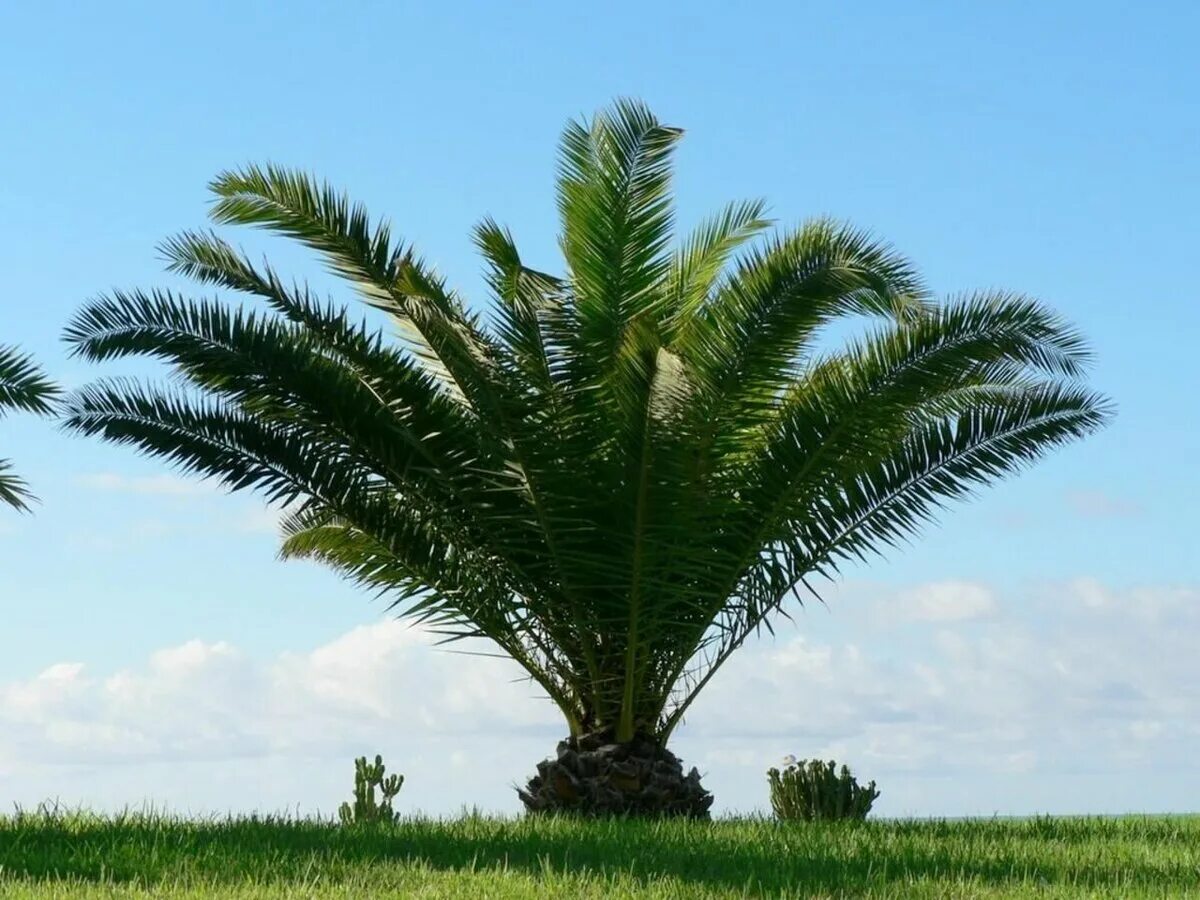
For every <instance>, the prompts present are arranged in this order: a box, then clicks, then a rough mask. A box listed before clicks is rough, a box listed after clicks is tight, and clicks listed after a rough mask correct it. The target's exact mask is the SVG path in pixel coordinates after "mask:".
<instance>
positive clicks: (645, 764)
mask: <svg viewBox="0 0 1200 900" xmlns="http://www.w3.org/2000/svg"><path fill="white" fill-rule="evenodd" d="M517 793H518V795H519V796H520V797H521V801H522V802H523V803H524V804H525V808H526V809H527V810H528V811H529V812H531V813H573V814H576V815H584V816H613V815H630V816H646V817H655V818H659V817H675V816H680V817H685V818H691V819H707V818H708V815H709V813H708V810H709V807H710V806H712V802H713V797H712V794H710V793H709V792H708V791H706V790H705V789H704V787H703V786H702V785H701V784H700V773H699V772H698V771H697V770H696V769H695V768H693V769H692V770H691V771H690V772H688V773H687V774H684V771H683V764H682V763H680V761H679V759H678V758H677V757H676V756H675V754H673V753H672V752H671V751H670V750H668V749H666V747H664V746H662V745H661V744H660V743H659V742H658V741H657V740H655V739H654V738H652V737H649V736H648V735H644V734H638V735H635V736H634V738H633V740H630V741H626V742H623V743H617V742H615V741H614V740H613V734H612V732H611V731H610V732H599V733H593V734H589V735H584V736H583V737H579V738H575V737H572V738H568V739H567V740H565V741H561V742H560V743H559V745H558V754H557V756H556V758H554V759H546V760H543V761H542V762H540V763H538V766H537V774H536V775H534V776H533V778H531V779H530V780H529V784H528V785H526V787H525V788H524V789H518V790H517Z"/></svg>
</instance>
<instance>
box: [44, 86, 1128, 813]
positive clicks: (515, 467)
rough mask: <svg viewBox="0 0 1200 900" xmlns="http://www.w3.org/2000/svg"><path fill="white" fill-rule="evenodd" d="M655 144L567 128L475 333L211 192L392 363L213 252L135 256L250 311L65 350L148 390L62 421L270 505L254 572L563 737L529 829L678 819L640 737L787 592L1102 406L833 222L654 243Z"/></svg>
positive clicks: (637, 127)
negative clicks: (141, 375)
mask: <svg viewBox="0 0 1200 900" xmlns="http://www.w3.org/2000/svg"><path fill="white" fill-rule="evenodd" d="M680 135H681V132H680V131H679V130H678V129H675V128H670V127H666V126H664V125H662V124H660V123H659V122H658V121H657V120H656V119H655V118H654V116H653V115H652V114H651V113H650V112H649V111H648V110H647V109H646V108H644V107H643V106H641V105H639V104H637V103H632V102H621V103H618V104H616V105H615V106H613V107H612V108H611V109H609V110H607V111H605V112H602V113H600V114H598V115H597V116H595V117H594V118H593V119H592V120H591V121H590V122H584V123H572V124H569V125H568V126H567V128H566V130H565V132H564V134H563V137H562V144H561V155H560V162H559V172H558V183H557V194H558V208H559V213H560V217H561V229H562V231H561V238H560V245H561V249H562V254H563V257H564V263H565V266H564V271H563V273H562V274H558V275H554V274H549V273H547V272H544V271H539V270H538V269H536V268H533V267H531V266H529V265H527V263H526V261H525V260H524V259H523V258H522V257H521V255H520V254H519V253H518V251H517V247H516V245H515V244H514V242H513V239H512V237H511V236H510V234H509V232H508V231H507V230H505V229H504V228H502V227H500V226H498V225H497V224H496V223H494V222H493V221H491V220H485V221H484V222H483V223H482V224H480V225H479V226H478V227H477V228H476V229H475V234H474V238H475V243H476V245H477V247H478V249H479V251H480V253H481V254H482V257H483V260H484V263H485V265H486V271H487V282H488V285H489V287H490V293H491V304H490V307H489V313H490V315H489V316H488V317H487V318H484V317H483V316H482V315H480V314H479V313H476V312H474V311H472V309H471V308H470V307H469V306H468V305H467V304H466V303H465V302H464V300H463V299H462V298H461V297H460V296H459V295H458V294H457V293H455V292H454V291H453V290H451V289H450V288H449V287H448V286H447V285H446V284H445V282H444V281H443V280H442V279H441V278H440V277H439V276H438V275H437V274H435V272H434V271H433V270H432V269H431V268H430V267H429V266H428V265H426V264H425V263H424V262H423V261H422V260H421V259H420V257H418V255H417V254H416V253H415V252H414V250H413V249H412V247H411V246H409V245H408V244H406V243H403V242H401V241H399V240H398V239H397V238H396V237H395V236H394V235H393V233H392V231H391V229H390V228H389V226H388V225H387V224H386V223H378V222H373V221H372V220H371V219H370V218H369V217H368V215H367V213H366V211H365V210H364V209H363V207H361V206H359V205H356V204H352V203H351V202H350V201H349V200H348V199H347V198H346V197H345V196H344V195H342V194H340V193H338V192H336V191H335V190H333V189H331V188H330V187H328V186H326V185H324V184H321V183H318V182H317V181H315V180H314V179H313V178H311V177H309V176H307V175H305V174H301V173H298V172H294V171H288V170H284V169H280V168H276V167H256V166H250V167H247V168H244V169H241V170H237V171H228V172H225V173H223V174H221V175H219V176H218V177H217V178H216V179H215V180H214V181H213V182H212V184H211V188H212V191H213V193H214V195H215V201H214V204H213V206H212V209H211V215H212V218H213V219H214V220H215V222H216V223H217V224H220V225H248V226H257V227H261V228H266V229H268V230H270V231H272V232H276V233H278V234H281V235H285V236H287V237H290V238H293V239H295V240H297V241H299V242H300V243H301V244H303V245H306V246H307V247H309V248H311V249H312V250H314V251H316V252H317V254H319V256H320V257H321V258H322V259H323V260H324V262H325V263H326V265H327V266H328V267H329V268H330V269H331V270H332V271H333V272H334V273H336V274H337V275H339V276H341V277H342V278H343V279H344V280H345V283H346V286H347V287H348V288H350V289H352V290H353V291H354V292H355V293H356V294H357V295H358V296H359V297H360V298H361V299H362V300H363V301H365V302H366V303H367V304H368V305H369V306H371V307H373V308H374V309H376V310H379V311H382V312H383V313H384V314H386V316H388V317H390V319H391V321H392V323H394V326H395V330H396V332H397V334H398V338H397V339H392V338H390V337H389V336H388V335H386V334H384V333H381V332H379V331H377V330H375V329H374V328H373V327H371V326H369V325H368V324H365V323H363V322H359V321H356V320H354V319H352V318H351V317H350V315H349V314H348V312H347V311H346V310H345V309H344V308H341V307H338V306H335V305H333V304H331V303H330V302H327V301H323V300H321V299H319V298H318V297H317V296H315V295H314V293H313V291H312V290H310V289H309V288H308V287H307V286H305V285H304V284H297V283H294V282H291V281H289V280H285V279H284V278H282V277H281V276H280V275H278V274H277V273H276V272H275V271H274V270H273V269H272V268H270V267H269V265H267V264H266V263H262V264H256V263H253V262H252V261H251V260H250V259H249V258H248V257H247V256H245V255H244V254H243V253H242V252H241V251H240V250H238V249H236V248H235V247H234V246H232V245H231V244H229V243H227V242H226V241H225V240H224V239H222V238H221V237H220V236H218V235H217V234H216V233H215V232H210V231H192V232H184V233H182V234H180V235H179V236H177V237H175V238H173V239H171V240H169V241H167V242H166V243H165V244H164V246H163V249H164V251H165V254H166V257H167V259H168V261H169V264H168V267H169V269H170V270H171V271H173V272H176V273H182V274H183V275H186V276H190V277H192V278H194V279H196V280H198V281H200V282H202V283H205V284H208V285H215V286H217V287H219V288H224V289H228V290H231V291H234V292H237V293H238V294H240V295H244V296H245V297H247V298H253V299H254V300H256V301H260V303H261V305H259V306H257V307H256V306H253V305H250V306H247V305H244V304H243V305H237V306H231V305H228V304H226V303H223V302H219V301H217V300H206V299H192V298H188V297H185V296H183V295H181V294H179V293H176V292H175V291H171V290H152V291H141V290H133V291H114V292H112V293H110V294H107V295H102V296H100V297H99V298H97V299H95V300H93V301H92V302H90V303H89V304H88V305H86V307H85V308H84V309H83V310H82V311H81V312H80V313H79V314H78V315H77V316H76V318H75V319H74V320H73V322H72V323H71V325H70V326H69V329H68V331H67V338H68V340H69V342H70V343H71V344H72V345H73V348H74V351H75V352H76V353H78V354H80V355H81V356H84V357H86V358H88V359H91V360H106V359H110V358H113V357H124V356H130V355H140V356H150V357H157V358H160V359H162V360H165V361H166V362H167V363H169V364H170V366H171V367H172V368H173V370H174V371H175V373H176V374H177V375H178V376H180V380H179V381H178V382H176V383H175V384H173V385H172V386H170V387H160V386H153V385H147V384H141V383H134V382H129V381H101V382H99V383H96V384H93V385H91V386H88V387H85V388H84V389H82V390H80V391H78V392H76V393H75V394H74V395H73V396H72V397H71V399H70V400H69V411H68V415H67V420H66V421H67V424H68V425H69V427H70V428H72V429H74V430H76V431H78V432H82V433H85V434H93V435H99V436H101V437H103V438H105V439H107V440H110V441H114V442H117V443H124V444H130V445H132V446H134V447H137V448H139V449H140V450H142V451H144V452H147V453H150V454H153V455H155V456H159V457H162V458H164V459H167V460H170V461H172V462H173V463H175V464H177V465H178V466H179V467H181V468H183V469H185V470H187V471H191V472H195V473H199V474H201V475H204V476H209V477H213V478H216V479H219V480H221V481H223V482H224V483H225V484H226V485H228V486H229V487H231V488H233V489H257V490H259V491H261V492H262V493H263V494H264V495H265V496H266V497H267V498H269V499H270V500H271V501H274V502H277V503H282V504H286V505H287V506H288V508H289V510H290V513H289V515H288V517H287V519H286V522H285V526H284V531H285V534H284V543H283V549H282V553H283V555H284V556H285V557H310V558H315V559H318V560H322V561H324V562H326V563H328V564H329V565H331V566H333V567H335V568H336V569H338V570H340V571H341V572H343V573H345V574H346V575H348V576H349V577H351V578H353V579H354V580H356V581H358V582H360V583H362V584H363V585H366V586H368V587H370V588H372V589H375V590H378V591H381V592H383V593H385V594H386V595H387V596H389V597H390V598H391V600H392V602H393V603H394V604H395V607H396V609H398V610H399V611H400V612H401V613H403V614H404V615H407V616H410V617H412V618H414V619H415V620H417V621H419V622H422V623H425V624H426V625H427V626H429V627H432V628H434V629H437V630H438V631H440V632H441V633H443V634H444V635H445V636H446V637H447V638H448V639H461V638H484V639H487V640H489V641H491V642H492V643H493V644H494V645H496V646H498V647H499V648H500V649H501V650H502V651H503V652H504V653H505V654H507V655H508V656H510V657H511V658H512V659H513V660H515V661H516V662H517V663H518V664H519V665H520V666H521V667H522V668H523V669H524V670H525V671H526V672H527V673H528V674H529V677H530V678H532V679H533V680H534V681H535V682H536V683H537V684H538V685H540V687H541V689H542V690H544V691H545V693H546V694H547V695H548V697H549V698H550V699H551V700H552V701H553V702H554V703H555V704H556V705H557V706H558V708H559V709H560V710H561V711H562V714H563V717H564V719H565V720H566V726H567V729H568V730H569V737H568V739H567V740H566V741H564V743H563V744H562V745H560V748H559V751H560V752H559V756H558V758H557V759H556V760H553V761H546V762H544V763H542V764H541V765H540V766H539V773H538V775H537V776H535V777H534V778H533V779H532V780H531V781H530V783H529V786H528V788H527V789H526V790H524V791H522V792H521V795H522V798H523V800H524V801H525V803H526V805H527V806H528V807H529V808H531V809H557V808H572V809H578V810H581V811H586V812H601V811H608V810H616V811H626V812H646V813H678V814H685V815H704V814H705V813H706V810H707V808H708V804H709V803H710V802H711V797H710V796H709V795H708V794H707V792H705V791H704V790H703V788H701V787H700V785H699V777H698V775H697V774H696V773H695V770H692V772H691V773H690V774H689V775H688V776H684V775H683V772H682V768H681V766H680V765H679V763H678V760H676V759H675V757H674V756H673V755H672V754H670V752H669V751H668V750H667V749H666V743H667V741H668V739H669V737H670V736H671V734H672V732H673V731H674V729H675V728H676V727H677V726H678V725H679V723H680V721H681V720H682V719H683V716H684V714H685V713H686V712H687V710H688V709H689V707H690V704H691V703H692V702H693V700H694V699H695V698H696V696H697V694H698V693H699V692H700V691H701V690H702V689H703V688H704V686H705V685H706V684H707V683H708V682H709V680H710V679H711V678H712V677H713V676H714V675H715V674H716V673H717V672H718V671H719V670H720V668H721V666H722V665H723V664H724V662H725V661H726V660H727V659H728V658H729V657H730V654H732V653H733V652H734V651H736V650H737V649H738V647H739V646H741V645H742V644H743V642H744V641H745V640H746V639H747V637H748V636H750V635H751V634H753V633H755V632H756V631H758V630H759V629H761V628H770V627H771V622H772V620H773V619H774V618H775V617H776V616H778V615H784V614H786V610H785V604H786V603H788V602H789V597H793V596H795V597H797V598H799V596H800V593H799V591H800V590H801V589H803V587H804V586H805V585H806V584H807V582H806V581H805V579H806V578H808V577H810V576H831V575H833V574H834V573H835V572H836V568H837V565H838V562H839V561H840V560H845V559H849V558H860V557H865V556H866V555H868V554H869V553H871V552H872V551H878V550H881V549H883V548H886V547H888V546H889V545H893V544H895V543H896V542H897V541H899V540H901V539H903V538H905V537H906V536H909V535H911V534H913V533H914V532H915V531H916V530H917V528H918V526H920V525H921V524H922V523H924V522H926V521H927V520H928V519H930V518H931V517H932V516H933V515H934V514H935V513H936V512H937V511H938V510H939V509H940V508H941V507H942V506H943V505H944V504H946V503H947V502H948V501H951V500H955V499H958V498H961V497H964V496H966V495H968V494H970V493H971V492H972V491H973V490H974V489H975V488H976V487H978V486H980V485H983V484H985V483H988V482H991V481H993V480H995V479H997V478H999V477H1001V476H1003V475H1005V474H1007V473H1010V472H1013V471H1014V470H1017V469H1020V468H1021V467H1023V466H1025V465H1026V464H1028V463H1030V462H1031V461H1033V460H1034V459H1035V458H1037V457H1039V456H1040V455H1042V454H1043V453H1045V452H1046V451H1048V450H1050V449H1052V448H1055V447H1057V446H1059V445H1061V444H1064V443H1066V442H1068V441H1070V440H1072V439H1075V438H1078V437H1080V436H1082V435H1085V434H1087V433H1089V432H1091V431H1093V430H1095V429H1096V428H1097V427H1098V426H1100V425H1101V424H1102V422H1103V421H1104V419H1105V418H1106V415H1107V407H1106V402H1105V401H1104V400H1103V398H1101V397H1099V396H1097V395H1096V394H1095V393H1092V392H1091V391H1089V390H1088V389H1086V388H1085V387H1084V386H1082V385H1081V384H1080V383H1079V379H1080V378H1081V376H1082V375H1083V374H1084V372H1085V368H1086V364H1087V360H1088V352H1087V349H1086V347H1085V345H1084V342H1083V341H1082V340H1081V338H1080V337H1079V335H1078V334H1077V333H1076V332H1075V331H1074V330H1072V329H1071V328H1070V327H1069V326H1068V325H1067V324H1066V323H1064V322H1063V321H1062V320H1061V319H1060V318H1058V317H1057V316H1056V315H1054V314H1052V313H1051V312H1049V311H1047V310H1046V309H1045V308H1044V307H1043V306H1042V305H1041V304H1039V303H1038V302H1036V301H1034V300H1031V299H1029V298H1026V297H1022V296H1019V295H1015V294H1010V293H1002V292H983V293H974V294H965V295H961V296H956V297H952V298H949V299H946V300H942V301H935V300H934V299H933V298H932V297H931V296H930V295H929V293H928V292H927V290H926V288H925V287H924V285H923V283H922V281H921V278H920V276H919V275H918V273H917V271H916V270H915V269H914V267H913V266H912V264H911V263H910V262H909V261H908V260H907V259H905V258H904V257H903V256H901V255H899V254H898V253H896V252H894V251H893V250H891V249H890V248H889V247H887V246H885V245H883V244H881V243H879V242H877V241H875V240H873V239H872V238H871V237H869V236H868V235H867V234H865V233H863V232H861V231H858V230H855V229H853V228H850V227H847V226H845V225H842V224H838V223H836V222H832V221H827V220H816V221H811V222H808V223H806V224H803V225H801V226H799V227H798V228H795V229H792V230H784V231H776V232H772V233H769V234H768V233H766V232H767V231H768V229H769V223H768V222H767V221H766V219H765V218H764V215H763V206H762V205H761V204H760V203H757V202H743V203H734V204H732V205H730V206H727V207H726V208H724V209H723V210H721V211H720V212H719V213H718V214H717V215H715V216H714V217H713V218H711V219H709V220H708V221H706V222H704V223H703V224H701V225H700V226H699V227H698V228H697V229H696V230H695V231H694V232H692V233H691V234H690V235H689V236H687V237H686V238H685V239H684V240H683V241H682V243H681V244H680V245H679V246H678V247H676V248H672V235H673V226H674V221H673V212H672V202H671V192H670V175H671V156H672V151H673V149H674V147H675V144H676V142H677V141H678V140H679V138H680ZM843 322H850V323H853V322H864V323H867V322H869V323H873V324H871V325H870V326H869V327H867V326H866V325H865V324H864V327H863V328H861V329H859V332H861V333H857V336H855V334H856V333H855V332H854V331H853V329H851V330H850V336H849V337H846V334H847V329H846V328H844V327H839V328H837V329H833V330H831V328H830V326H833V325H835V324H838V323H843ZM838 335H841V339H835V338H836V337H837V336H838Z"/></svg>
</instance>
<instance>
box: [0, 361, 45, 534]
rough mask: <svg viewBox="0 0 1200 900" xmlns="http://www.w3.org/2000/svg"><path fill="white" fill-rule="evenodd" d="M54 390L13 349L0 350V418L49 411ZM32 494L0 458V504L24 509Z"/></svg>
mask: <svg viewBox="0 0 1200 900" xmlns="http://www.w3.org/2000/svg"><path fill="white" fill-rule="evenodd" d="M57 396H58V388H56V387H55V386H54V384H53V383H52V382H51V381H50V380H49V379H48V378H47V377H46V376H45V375H43V374H42V371H41V370H40V369H39V368H38V367H37V366H36V365H34V363H33V360H32V359H31V358H30V357H29V356H27V355H26V354H24V353H21V352H20V351H19V350H17V349H16V348H15V347H0V417H3V416H4V415H5V414H6V413H8V412H10V411H12V410H21V411H24V412H32V413H38V414H46V413H49V412H50V411H51V410H52V409H53V404H54V400H55V398H56V397H57ZM32 499H33V495H32V494H30V493H29V487H28V485H26V484H25V481H24V480H23V479H21V478H19V477H18V476H17V475H15V474H13V472H12V463H10V462H9V461H8V460H7V459H0V503H3V504H5V505H7V506H11V507H13V508H14V509H20V510H25V509H28V508H29V502H30V501H31V500H32Z"/></svg>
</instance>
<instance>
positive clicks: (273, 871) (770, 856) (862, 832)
mask: <svg viewBox="0 0 1200 900" xmlns="http://www.w3.org/2000/svg"><path fill="white" fill-rule="evenodd" d="M65 896H70V897H97V898H98V897H165V898H182V897H233V898H251V897H262V898H281V897H344V898H358V897H377V896H404V897H409V896H412V897H472V898H476V897H478V898H489V897H500V898H505V897H570V898H577V897H578V898H602V897H603V898H619V897H654V898H668V897H728V896H784V897H842V896H852V897H860V896H861V897H898V898H899V897H903V898H909V897H913V898H920V897H947V898H949V897H953V898H965V897H1086V896H1102V897H1182V896H1197V897H1200V817H1198V818H1149V817H1137V818H1121V819H1033V820H1019V821H1017V820H1012V821H1010V820H993V821H962V822H938V821H885V822H868V823H865V824H847V825H805V824H794V825H780V824H776V823H774V822H770V821H760V820H737V819H730V820H722V821H717V822H714V823H712V824H699V823H689V822H667V823H651V822H631V821H616V822H579V821H571V820H561V819H560V820H552V819H532V820H531V819H521V820H503V819H488V818H479V817H470V816H468V817H465V818H462V819H457V820H450V821H436V820H422V819H414V820H408V821H404V822H402V823H400V824H399V825H397V826H396V827H394V828H387V829H383V830H374V831H364V830H346V829H343V828H340V827H338V826H335V825H333V824H331V823H327V822H319V821H310V820H286V819H272V818H249V819H229V820H225V819H222V820H211V821H189V820H179V819H171V818H166V817H162V816H154V815H125V816H116V817H100V816H93V815H85V814H67V815H54V814H51V815H24V816H14V817H7V818H0V897H18V898H44V897H65Z"/></svg>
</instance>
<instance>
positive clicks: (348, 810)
mask: <svg viewBox="0 0 1200 900" xmlns="http://www.w3.org/2000/svg"><path fill="white" fill-rule="evenodd" d="M385 768H386V767H385V766H384V764H383V757H382V756H378V755H377V756H376V757H375V762H374V764H371V763H368V762H367V758H366V757H365V756H360V757H359V758H358V759H356V760H355V761H354V805H353V806H351V805H350V804H349V803H343V804H342V805H341V806H340V807H339V808H338V818H340V819H341V820H342V824H343V825H377V824H382V823H388V824H391V823H394V822H395V821H396V820H397V819H398V818H399V814H398V813H395V812H393V811H392V800H393V799H395V797H396V795H397V794H398V793H400V787H401V785H403V784H404V776H403V775H388V776H386V777H385V776H384V770H385ZM376 788H378V789H379V793H380V794H381V795H382V799H381V800H378V801H377V800H376V799H375V789H376Z"/></svg>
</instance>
